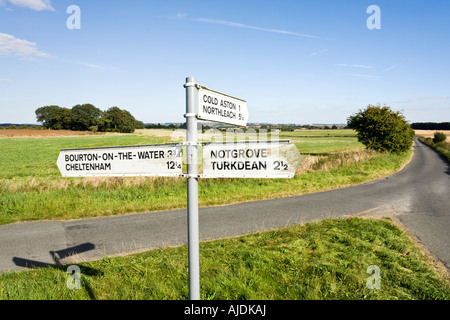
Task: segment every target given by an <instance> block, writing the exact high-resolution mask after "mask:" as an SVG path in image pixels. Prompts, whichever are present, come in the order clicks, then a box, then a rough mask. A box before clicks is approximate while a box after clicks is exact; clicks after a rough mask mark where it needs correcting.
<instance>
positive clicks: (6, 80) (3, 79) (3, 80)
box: [0, 78, 13, 82]
mask: <svg viewBox="0 0 450 320" xmlns="http://www.w3.org/2000/svg"><path fill="white" fill-rule="evenodd" d="M0 82H13V81H12V80H11V79H6V78H0Z"/></svg>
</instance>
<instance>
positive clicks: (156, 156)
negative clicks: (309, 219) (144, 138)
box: [57, 77, 301, 300]
mask: <svg viewBox="0 0 450 320" xmlns="http://www.w3.org/2000/svg"><path fill="white" fill-rule="evenodd" d="M184 87H185V88H186V114H185V115H184V116H185V118H186V143H183V144H180V143H172V144H157V145H140V146H139V145H138V146H126V147H106V148H85V149H64V150H61V153H60V154H59V157H58V160H57V166H58V168H59V170H60V172H61V174H62V176H64V177H117V176H164V177H178V176H184V177H185V178H187V223H188V255H189V257H188V259H189V298H190V299H191V300H199V299H200V265H199V227H198V178H222V177H229V178H292V177H294V175H295V172H296V170H297V168H298V166H299V164H300V162H301V156H300V154H299V152H298V151H297V148H296V147H295V145H294V144H292V143H291V142H290V141H289V140H277V141H243V142H228V143H219V142H210V143H199V142H198V140H197V120H198V119H200V120H209V121H216V122H221V123H226V124H232V125H238V126H246V125H247V121H248V110H247V103H246V101H245V100H242V99H239V98H235V97H232V96H230V95H227V94H223V93H220V92H217V91H214V90H211V89H208V88H206V87H203V86H200V85H199V84H198V83H197V82H196V79H195V78H193V77H190V78H186V83H185V85H184ZM183 145H186V165H187V172H186V173H185V174H184V173H182V146H183ZM199 145H203V174H201V175H199V174H198V159H197V157H198V154H197V148H198V146H199Z"/></svg>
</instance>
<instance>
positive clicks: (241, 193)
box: [0, 130, 411, 224]
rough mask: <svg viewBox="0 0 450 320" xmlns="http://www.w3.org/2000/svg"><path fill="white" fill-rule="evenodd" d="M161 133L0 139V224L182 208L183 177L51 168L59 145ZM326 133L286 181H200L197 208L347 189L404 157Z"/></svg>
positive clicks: (142, 140) (113, 142)
mask: <svg viewBox="0 0 450 320" xmlns="http://www.w3.org/2000/svg"><path fill="white" fill-rule="evenodd" d="M324 131H329V132H332V131H333V132H334V131H338V130H324ZM150 132H151V131H150ZM296 133H297V132H294V134H296ZM290 134H293V133H292V132H290ZM339 134H342V133H339ZM168 137H170V131H169V132H167V135H164V132H160V131H158V136H156V135H155V136H153V135H151V134H150V135H149V134H148V133H147V134H145V131H143V132H139V134H134V135H120V136H83V137H66V138H23V139H22V138H14V139H0V147H1V150H2V152H1V154H0V167H1V170H0V224H8V223H14V222H19V221H32V220H52V219H53V220H54V219H58V220H62V219H77V218H86V217H95V216H108V215H115V214H123V213H130V212H146V211H155V210H166V209H175V208H184V207H185V206H186V182H185V179H183V178H151V177H148V178H144V177H131V178H62V177H61V176H60V173H59V171H58V168H57V167H56V159H57V157H58V154H59V152H60V149H66V148H84V147H103V146H123V145H135V144H150V143H164V142H169V141H170V140H168ZM280 138H283V137H282V134H281V135H280ZM327 139H329V140H327V141H331V142H327V143H322V142H323V141H324V140H323V138H311V139H310V140H309V143H311V145H308V146H305V145H304V144H303V143H302V142H300V143H299V144H297V146H298V149H299V151H300V152H301V153H302V156H303V163H302V165H301V167H300V168H299V170H298V172H297V175H296V177H294V178H293V179H288V180H286V179H200V181H199V204H200V206H211V205H221V204H227V203H234V202H241V201H249V200H261V199H269V198H277V197H286V196H293V195H300V194H306V193H311V192H318V191H324V190H329V189H333V188H340V187H346V186H350V185H354V184H358V183H362V182H365V181H369V180H372V179H377V178H381V177H383V176H386V175H389V174H391V173H393V172H395V171H397V170H399V169H400V168H401V167H402V166H403V165H404V164H405V163H406V162H407V161H408V160H409V158H410V157H411V152H408V153H404V154H400V155H391V154H382V153H375V152H373V151H368V150H364V148H363V146H362V144H360V143H359V142H357V138H356V137H354V138H348V139H352V140H349V141H348V144H347V145H341V144H340V143H341V142H339V143H337V142H334V143H333V139H342V137H330V138H327ZM293 140H294V142H295V139H293ZM314 141H316V143H315V147H314ZM345 143H347V141H346V142H345ZM323 146H325V147H323ZM309 152H310V153H309Z"/></svg>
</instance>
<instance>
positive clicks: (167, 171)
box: [56, 144, 182, 177]
mask: <svg viewBox="0 0 450 320" xmlns="http://www.w3.org/2000/svg"><path fill="white" fill-rule="evenodd" d="M56 164H57V166H58V168H59V171H60V172H61V174H62V176H63V177H124V176H155V177H157V176H160V177H179V176H180V175H181V173H182V152H181V146H180V145H178V144H159V145H142V146H127V147H106V148H86V149H65V150H61V152H60V154H59V157H58V160H57V162H56Z"/></svg>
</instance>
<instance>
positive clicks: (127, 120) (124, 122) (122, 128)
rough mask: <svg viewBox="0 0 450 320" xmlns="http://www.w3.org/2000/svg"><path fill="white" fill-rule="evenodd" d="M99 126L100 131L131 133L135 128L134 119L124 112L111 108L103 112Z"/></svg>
mask: <svg viewBox="0 0 450 320" xmlns="http://www.w3.org/2000/svg"><path fill="white" fill-rule="evenodd" d="M100 122H101V124H100V126H99V129H100V131H112V132H123V133H132V132H134V130H135V128H136V123H137V121H136V119H135V118H134V117H133V116H132V115H131V113H129V112H128V111H126V110H122V109H120V108H118V107H112V108H109V109H108V110H106V111H105V113H104V116H103V117H102V119H101V121H100Z"/></svg>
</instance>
